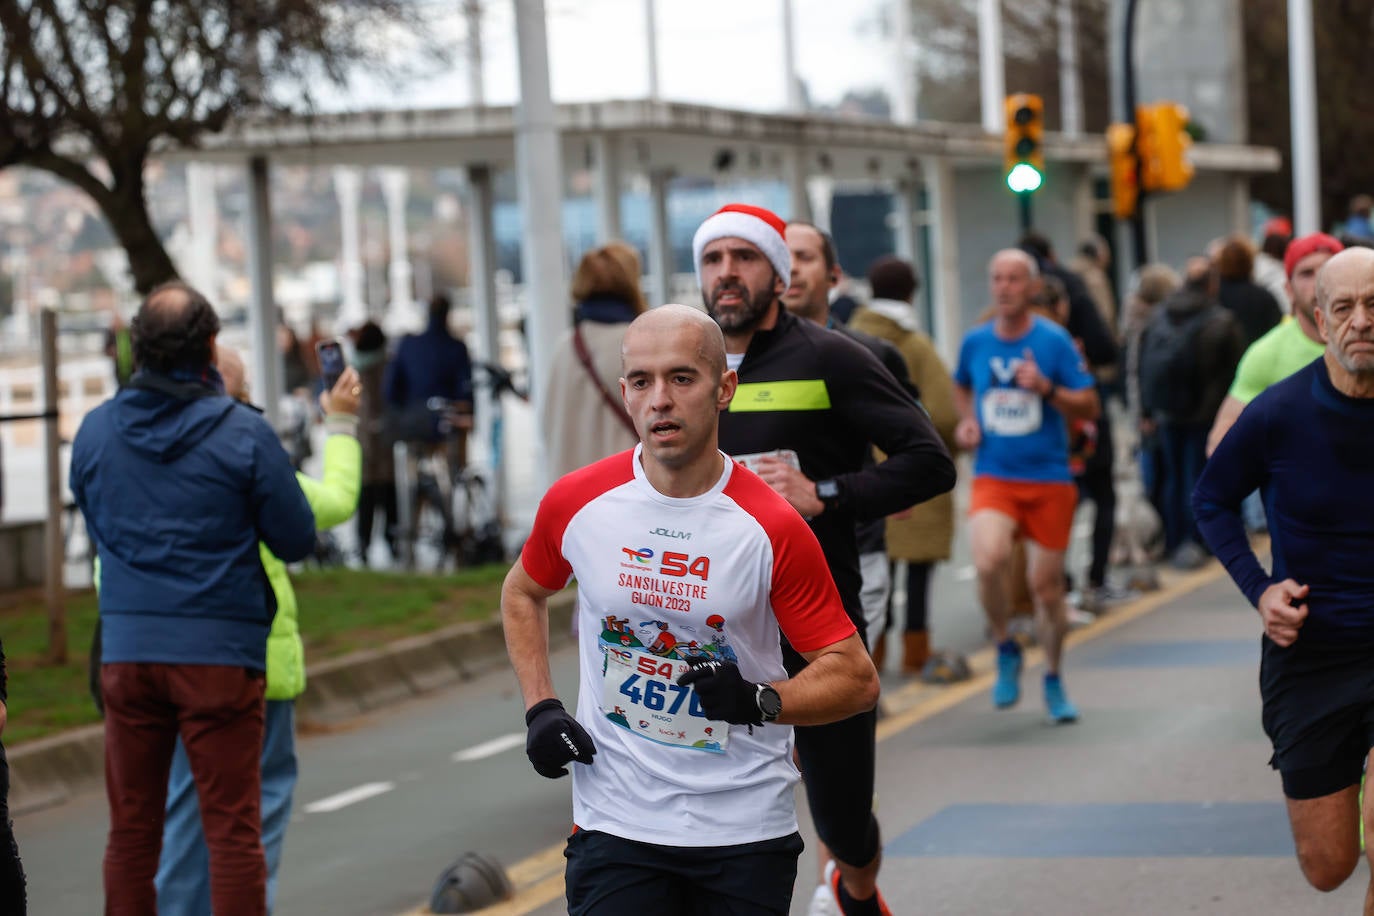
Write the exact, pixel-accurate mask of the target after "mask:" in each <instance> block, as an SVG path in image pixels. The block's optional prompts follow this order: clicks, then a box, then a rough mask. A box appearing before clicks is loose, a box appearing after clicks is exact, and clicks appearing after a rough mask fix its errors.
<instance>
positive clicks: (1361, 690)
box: [1260, 636, 1374, 799]
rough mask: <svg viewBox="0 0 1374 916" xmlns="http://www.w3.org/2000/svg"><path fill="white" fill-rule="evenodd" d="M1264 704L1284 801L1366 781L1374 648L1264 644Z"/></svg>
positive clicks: (1373, 719) (1373, 709)
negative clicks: (1363, 775)
mask: <svg viewBox="0 0 1374 916" xmlns="http://www.w3.org/2000/svg"><path fill="white" fill-rule="evenodd" d="M1260 696H1261V698H1262V699H1263V704H1264V706H1263V721H1264V731H1265V734H1267V735H1268V736H1269V740H1270V741H1271V742H1273V745H1274V756H1273V757H1272V758H1271V759H1270V761H1269V765H1270V766H1272V767H1273V768H1274V769H1276V770H1278V771H1279V775H1280V776H1282V778H1283V794H1284V795H1286V796H1288V797H1289V798H1293V799H1305V798H1321V797H1322V796H1324V795H1331V794H1333V793H1335V792H1339V791H1340V790H1342V789H1345V788H1347V787H1349V786H1353V785H1355V784H1356V783H1358V782H1359V781H1360V775H1361V773H1363V771H1364V765H1365V760H1366V759H1367V758H1368V757H1369V751H1370V748H1374V645H1345V644H1340V643H1304V642H1303V639H1302V637H1301V636H1299V637H1298V640H1297V642H1295V643H1293V645H1291V646H1289V647H1287V648H1281V647H1280V646H1278V645H1277V644H1275V643H1274V642H1273V641H1272V640H1270V639H1269V638H1268V637H1267V636H1266V637H1264V638H1263V650H1262V659H1261V661H1260Z"/></svg>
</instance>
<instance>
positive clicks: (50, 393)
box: [39, 308, 67, 665]
mask: <svg viewBox="0 0 1374 916" xmlns="http://www.w3.org/2000/svg"><path fill="white" fill-rule="evenodd" d="M39 343H40V346H41V347H42V353H43V413H44V415H45V417H44V420H43V446H44V448H43V452H44V463H45V464H46V465H47V478H48V515H47V519H46V520H45V521H44V523H43V551H44V558H45V560H46V563H45V566H46V569H45V571H44V577H43V602H44V604H46V605H47V607H48V662H49V663H50V664H54V665H65V664H66V663H67V609H66V607H65V606H64V604H63V601H62V597H63V596H62V567H63V566H64V565H65V564H66V559H67V557H66V553H65V551H64V550H63V547H62V465H61V462H60V460H59V456H58V447H59V444H60V440H59V436H58V429H57V403H58V397H57V396H58V389H57V312H55V311H53V310H52V309H50V308H45V309H43V311H42V313H41V314H40V316H39Z"/></svg>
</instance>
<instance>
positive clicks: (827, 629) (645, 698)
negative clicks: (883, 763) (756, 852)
mask: <svg viewBox="0 0 1374 916" xmlns="http://www.w3.org/2000/svg"><path fill="white" fill-rule="evenodd" d="M639 453H640V446H636V447H635V448H634V449H633V450H632V451H626V452H621V453H620V454H618V455H613V456H611V457H610V458H606V459H604V460H602V461H599V462H597V463H596V464H592V465H588V466H587V467H585V468H582V469H581V470H579V471H574V472H573V473H571V474H569V475H567V476H565V477H563V478H562V479H561V480H559V481H558V482H557V483H555V484H554V485H553V486H552V487H551V488H550V489H549V491H548V493H546V494H545V495H544V499H543V500H542V502H540V504H539V511H538V513H537V515H536V516H535V520H534V530H533V531H532V532H531V533H530V537H529V540H528V541H526V543H525V547H524V550H523V551H522V553H521V555H520V560H521V563H522V564H523V565H524V568H525V571H526V572H527V573H529V575H530V577H531V578H533V579H534V580H535V581H536V582H538V583H539V584H540V585H542V586H544V587H545V588H550V589H557V588H562V587H563V586H564V585H566V584H567V583H568V581H569V580H570V579H571V578H572V577H573V576H574V575H575V576H576V577H577V615H578V618H577V621H578V628H579V630H578V631H579V633H580V634H581V639H580V641H579V652H580V662H581V665H580V668H581V680H580V687H579V695H578V704H577V719H578V721H579V722H581V723H582V725H583V727H584V728H586V729H587V731H588V732H589V733H590V734H591V736H592V739H593V740H594V741H595V742H596V748H597V753H596V757H595V759H594V760H593V762H592V763H591V764H590V765H588V766H581V765H578V766H573V767H572V774H573V818H574V822H575V823H576V824H577V825H578V826H579V827H580V828H582V829H584V830H600V831H603V832H605V833H609V834H612V835H614V836H618V837H623V838H625V839H628V840H635V841H638V842H644V843H656V844H661V845H667V846H730V845H736V844H740V843H752V842H757V841H759V840H767V839H775V838H777V837H782V836H787V835H788V834H790V833H792V832H793V831H795V830H796V829H797V818H796V810H795V806H794V803H793V792H792V789H793V786H794V785H795V784H796V782H797V779H798V774H797V770H796V767H795V766H794V765H793V763H792V728H791V726H788V725H778V724H768V725H761V726H758V725H756V726H753V727H752V728H750V727H749V726H745V725H730V724H728V723H725V722H716V721H711V720H708V719H706V718H705V716H704V715H703V714H702V711H701V707H700V704H699V702H698V700H697V697H696V694H695V691H693V690H692V689H690V688H684V687H679V686H677V678H678V677H679V676H680V675H681V673H682V672H683V671H686V670H687V668H688V660H689V659H720V660H726V661H733V662H736V663H738V665H739V668H740V673H741V674H743V676H744V677H745V679H746V680H749V681H755V682H759V683H763V682H768V681H777V680H781V679H783V678H785V677H786V676H787V674H786V672H785V671H784V670H783V665H782V651H781V648H780V640H779V636H778V631H779V628H781V631H782V633H783V634H785V635H786V636H787V639H788V640H789V641H790V642H791V644H792V645H793V646H794V647H796V649H797V650H798V651H800V652H808V651H812V650H815V649H821V648H823V647H825V646H828V645H831V644H832V643H836V642H839V641H840V640H843V639H845V638H846V637H848V636H849V635H851V634H852V633H854V632H855V629H854V625H853V623H851V622H850V620H849V618H848V617H847V616H846V615H845V612H844V607H843V606H842V605H841V604H840V598H839V593H838V592H837V591H836V590H835V584H834V582H833V580H832V579H831V578H830V573H829V571H828V569H827V567H826V564H825V557H824V556H823V555H822V554H821V548H820V545H819V544H818V543H817V542H816V538H815V536H814V535H813V534H812V533H811V529H810V528H809V527H808V526H807V524H806V522H805V521H803V520H802V518H801V516H800V515H798V514H797V512H796V510H795V509H793V508H792V507H791V506H790V505H788V503H787V502H786V501H785V500H784V499H783V498H782V497H781V496H779V495H778V494H777V493H775V492H773V490H772V489H770V488H769V487H768V485H767V484H765V483H764V482H763V481H762V480H760V479H759V478H758V477H757V476H755V475H754V474H753V473H751V472H750V471H747V470H745V469H744V468H743V467H741V466H739V465H737V464H735V463H734V462H733V461H731V460H730V459H729V458H728V457H725V456H724V455H723V454H722V458H724V462H723V463H724V471H723V473H722V474H721V476H720V480H718V481H717V482H716V484H715V485H714V486H713V487H711V489H710V490H709V491H707V492H706V493H703V494H701V495H700V496H693V497H690V498H687V499H675V498H673V497H669V496H664V495H663V494H662V493H659V492H658V491H657V490H655V489H654V488H653V486H652V485H651V484H650V483H649V481H648V479H647V478H646V477H645V476H644V469H643V467H642V466H641V465H640V462H639Z"/></svg>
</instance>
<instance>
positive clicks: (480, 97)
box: [463, 0, 487, 106]
mask: <svg viewBox="0 0 1374 916" xmlns="http://www.w3.org/2000/svg"><path fill="white" fill-rule="evenodd" d="M463 14H464V15H465V16H466V17H467V20H468V54H467V57H468V104H470V105H473V106H481V105H485V104H486V103H487V90H486V83H485V81H484V80H483V78H482V0H467V2H465V3H464V4H463Z"/></svg>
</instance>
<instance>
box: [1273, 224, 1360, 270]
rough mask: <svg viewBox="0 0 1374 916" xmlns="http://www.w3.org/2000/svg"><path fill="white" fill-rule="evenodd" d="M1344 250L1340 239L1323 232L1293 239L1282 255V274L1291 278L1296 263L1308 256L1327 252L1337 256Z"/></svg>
mask: <svg viewBox="0 0 1374 916" xmlns="http://www.w3.org/2000/svg"><path fill="white" fill-rule="evenodd" d="M1344 249H1345V246H1344V245H1342V244H1341V242H1340V239H1338V238H1336V237H1335V236H1331V235H1327V234H1326V233H1325V232H1314V233H1312V234H1311V235H1304V236H1303V237H1302V238H1300V239H1293V241H1291V242H1289V243H1288V248H1287V250H1285V251H1284V253H1283V272H1284V273H1285V274H1287V275H1288V276H1289V277H1290V278H1291V277H1292V276H1293V271H1294V269H1296V268H1297V266H1298V262H1299V261H1301V260H1302V259H1303V258H1305V257H1307V256H1308V255H1309V254H1314V253H1316V252H1318V251H1329V252H1331V253H1332V254H1337V253H1339V252H1341V251H1343V250H1344Z"/></svg>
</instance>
